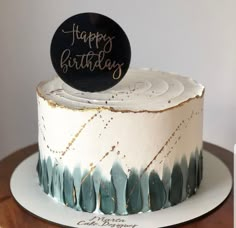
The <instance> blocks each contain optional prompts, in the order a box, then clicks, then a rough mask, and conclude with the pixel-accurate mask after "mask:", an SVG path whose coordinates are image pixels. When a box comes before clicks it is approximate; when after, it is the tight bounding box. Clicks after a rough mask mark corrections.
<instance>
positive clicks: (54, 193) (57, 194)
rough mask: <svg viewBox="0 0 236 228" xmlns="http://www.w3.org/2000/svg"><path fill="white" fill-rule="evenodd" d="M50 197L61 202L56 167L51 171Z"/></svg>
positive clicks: (57, 169) (58, 173) (59, 183)
mask: <svg viewBox="0 0 236 228" xmlns="http://www.w3.org/2000/svg"><path fill="white" fill-rule="evenodd" d="M51 195H52V196H53V197H55V198H56V199H58V200H59V201H63V199H62V198H61V179H60V170H59V168H58V165H54V167H53V169H52V182H51Z"/></svg>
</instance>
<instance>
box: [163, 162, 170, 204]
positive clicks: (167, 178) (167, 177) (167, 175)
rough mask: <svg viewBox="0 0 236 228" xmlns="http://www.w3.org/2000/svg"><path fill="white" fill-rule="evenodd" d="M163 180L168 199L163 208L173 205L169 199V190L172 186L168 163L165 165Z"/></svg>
mask: <svg viewBox="0 0 236 228" xmlns="http://www.w3.org/2000/svg"><path fill="white" fill-rule="evenodd" d="M162 182H163V185H164V188H165V192H166V201H165V204H164V207H163V208H167V207H170V206H171V203H170V201H169V192H170V187H171V172H170V169H169V167H167V166H166V165H164V167H163V174H162Z"/></svg>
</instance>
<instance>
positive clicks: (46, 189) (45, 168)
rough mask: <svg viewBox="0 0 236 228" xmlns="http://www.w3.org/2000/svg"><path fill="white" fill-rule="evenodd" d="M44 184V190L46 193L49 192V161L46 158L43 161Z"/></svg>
mask: <svg viewBox="0 0 236 228" xmlns="http://www.w3.org/2000/svg"><path fill="white" fill-rule="evenodd" d="M41 179H42V186H43V190H44V192H45V193H46V194H48V193H49V185H48V169H47V163H46V161H45V160H43V161H42V178H41Z"/></svg>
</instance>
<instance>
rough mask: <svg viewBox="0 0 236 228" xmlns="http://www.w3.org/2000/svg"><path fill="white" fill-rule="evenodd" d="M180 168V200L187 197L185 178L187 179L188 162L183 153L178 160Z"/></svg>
mask: <svg viewBox="0 0 236 228" xmlns="http://www.w3.org/2000/svg"><path fill="white" fill-rule="evenodd" d="M180 168H181V172H182V175H183V188H182V201H183V200H185V199H186V198H187V179H188V163H187V159H186V156H185V155H184V156H183V157H182V159H181V162H180Z"/></svg>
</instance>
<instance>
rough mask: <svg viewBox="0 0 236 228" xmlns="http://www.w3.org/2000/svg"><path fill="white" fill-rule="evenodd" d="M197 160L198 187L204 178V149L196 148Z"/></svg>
mask: <svg viewBox="0 0 236 228" xmlns="http://www.w3.org/2000/svg"><path fill="white" fill-rule="evenodd" d="M195 154H196V162H197V188H199V186H200V183H201V180H202V170H203V157H202V150H200V151H198V150H196V152H195Z"/></svg>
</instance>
